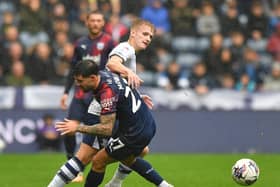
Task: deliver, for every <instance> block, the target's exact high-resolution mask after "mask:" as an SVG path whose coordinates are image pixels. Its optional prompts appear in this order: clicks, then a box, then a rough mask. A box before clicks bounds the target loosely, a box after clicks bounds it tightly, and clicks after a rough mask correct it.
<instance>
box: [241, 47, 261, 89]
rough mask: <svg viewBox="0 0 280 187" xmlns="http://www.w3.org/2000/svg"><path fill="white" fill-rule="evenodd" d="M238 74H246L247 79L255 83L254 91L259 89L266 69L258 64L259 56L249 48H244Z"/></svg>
mask: <svg viewBox="0 0 280 187" xmlns="http://www.w3.org/2000/svg"><path fill="white" fill-rule="evenodd" d="M241 64H242V66H241V67H240V70H239V72H240V74H244V73H246V74H247V76H249V79H250V80H251V81H253V82H254V83H255V89H259V88H260V87H261V85H262V83H263V78H264V76H265V74H266V69H265V68H264V67H263V65H262V64H261V63H260V58H259V55H258V54H257V52H256V51H254V50H253V49H251V48H246V49H245V50H244V54H243V61H242V63H241Z"/></svg>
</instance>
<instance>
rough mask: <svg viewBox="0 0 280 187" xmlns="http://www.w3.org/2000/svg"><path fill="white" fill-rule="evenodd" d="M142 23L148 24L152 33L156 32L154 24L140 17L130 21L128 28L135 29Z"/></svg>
mask: <svg viewBox="0 0 280 187" xmlns="http://www.w3.org/2000/svg"><path fill="white" fill-rule="evenodd" d="M142 25H147V26H149V27H150V28H151V29H152V31H153V33H155V32H156V28H155V26H154V25H153V24H152V23H151V22H149V21H147V20H144V19H140V18H137V19H136V20H135V21H134V22H133V23H132V25H131V28H130V29H131V30H133V29H137V28H138V27H140V26H142Z"/></svg>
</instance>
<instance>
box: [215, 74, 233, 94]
mask: <svg viewBox="0 0 280 187" xmlns="http://www.w3.org/2000/svg"><path fill="white" fill-rule="evenodd" d="M219 87H220V88H223V89H228V90H234V89H235V88H234V87H235V78H234V76H233V75H232V74H230V73H225V74H224V75H222V76H221V77H220V79H219Z"/></svg>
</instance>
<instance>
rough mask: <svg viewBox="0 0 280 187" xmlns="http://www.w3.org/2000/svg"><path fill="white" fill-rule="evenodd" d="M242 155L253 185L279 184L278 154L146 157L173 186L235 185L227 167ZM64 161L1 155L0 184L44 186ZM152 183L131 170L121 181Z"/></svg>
mask: <svg viewBox="0 0 280 187" xmlns="http://www.w3.org/2000/svg"><path fill="white" fill-rule="evenodd" d="M245 157H246V158H251V159H253V160H255V161H256V162H257V164H258V165H259V167H260V178H259V180H258V181H257V182H256V183H255V184H254V185H252V186H253V187H280V182H279V171H280V155H278V154H253V155H247V154H150V155H149V156H147V157H146V160H148V161H150V162H151V163H152V165H153V166H154V168H156V169H157V170H158V171H159V172H160V174H161V175H162V176H164V178H165V179H166V180H167V181H169V182H170V183H172V184H174V186H175V187H238V186H239V185H237V184H235V183H234V181H233V180H232V179H231V167H232V165H233V164H234V162H235V161H236V160H238V159H240V158H245ZM64 162H65V155H64V154H61V153H42V154H2V155H0V169H1V170H0V186H1V187H46V186H47V184H48V182H49V181H50V180H51V179H52V177H53V176H54V174H55V172H56V171H57V169H58V168H59V167H60V166H61V165H62V164H63V163H64ZM116 167H117V164H112V165H110V166H109V167H108V168H107V173H106V176H105V179H104V183H105V182H106V181H108V180H109V179H110V178H111V176H112V175H113V172H114V170H115V168H116ZM88 169H89V167H87V170H88ZM86 173H87V172H86ZM104 183H103V184H102V185H101V186H104ZM67 186H69V187H77V186H83V184H81V183H79V184H69V185H67ZM152 186H153V185H152V184H150V183H148V182H146V181H145V180H144V179H143V178H142V177H140V176H138V175H137V174H135V173H132V174H131V175H130V176H128V178H127V179H126V180H125V181H124V183H123V187H152Z"/></svg>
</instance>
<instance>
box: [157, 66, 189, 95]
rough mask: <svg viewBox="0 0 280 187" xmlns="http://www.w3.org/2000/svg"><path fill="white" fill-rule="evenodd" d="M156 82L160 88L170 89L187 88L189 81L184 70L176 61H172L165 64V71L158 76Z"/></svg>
mask: <svg viewBox="0 0 280 187" xmlns="http://www.w3.org/2000/svg"><path fill="white" fill-rule="evenodd" d="M157 84H158V86H159V87H160V88H163V89H165V90H168V91H171V90H178V89H183V88H187V87H188V86H189V81H188V79H187V75H186V72H184V71H183V70H182V68H181V67H180V65H179V64H177V63H176V61H173V62H171V63H170V64H169V65H168V66H167V69H166V71H164V72H162V73H161V74H160V75H159V76H158V80H157Z"/></svg>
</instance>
